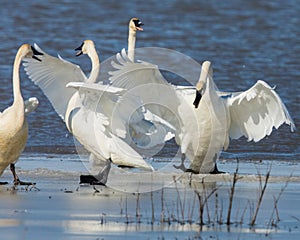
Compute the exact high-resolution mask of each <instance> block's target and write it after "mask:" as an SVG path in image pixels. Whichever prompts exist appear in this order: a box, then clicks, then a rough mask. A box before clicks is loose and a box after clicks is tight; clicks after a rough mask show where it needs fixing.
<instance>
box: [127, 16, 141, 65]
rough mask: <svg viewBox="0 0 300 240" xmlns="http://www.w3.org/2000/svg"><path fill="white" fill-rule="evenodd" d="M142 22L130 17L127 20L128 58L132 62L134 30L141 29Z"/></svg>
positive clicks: (134, 39)
mask: <svg viewBox="0 0 300 240" xmlns="http://www.w3.org/2000/svg"><path fill="white" fill-rule="evenodd" d="M143 25H144V24H143V23H142V22H141V21H140V20H139V19H138V18H131V19H130V21H129V33H128V49H127V50H128V58H129V59H130V60H131V61H132V62H134V50H135V41H136V32H137V31H143V28H142V27H141V26H143Z"/></svg>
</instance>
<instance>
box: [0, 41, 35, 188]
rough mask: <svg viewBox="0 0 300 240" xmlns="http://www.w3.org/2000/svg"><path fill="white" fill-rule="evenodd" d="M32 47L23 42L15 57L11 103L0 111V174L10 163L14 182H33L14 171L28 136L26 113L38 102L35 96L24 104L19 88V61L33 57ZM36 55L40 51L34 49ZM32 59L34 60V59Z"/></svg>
mask: <svg viewBox="0 0 300 240" xmlns="http://www.w3.org/2000/svg"><path fill="white" fill-rule="evenodd" d="M33 51H34V50H33V49H32V48H31V46H30V45H29V44H23V45H22V46H21V47H20V48H19V50H18V52H17V54H16V57H15V61H14V65H13V96H14V101H13V104H12V105H11V106H10V107H8V108H7V109H5V110H4V111H3V112H2V113H1V112H0V175H1V174H2V173H3V171H4V169H5V168H6V167H7V166H8V165H10V169H11V171H12V173H13V176H14V184H20V185H31V184H33V183H29V182H23V181H21V180H20V179H19V177H18V176H17V174H16V172H15V163H16V161H17V160H18V158H19V156H20V154H21V153H22V152H23V150H24V148H25V145H26V142H27V137H28V124H27V121H26V114H27V113H29V112H31V111H33V110H34V109H35V108H36V107H37V104H38V101H37V99H36V98H30V99H29V100H28V102H27V103H26V104H24V101H23V97H22V94H21V89H20V76H19V68H20V64H21V61H22V60H23V59H24V58H25V57H34V58H35V59H36V60H39V59H38V58H37V57H36V56H34V55H33ZM34 53H35V54H36V55H39V54H40V53H39V52H37V51H34ZM36 60H34V61H36Z"/></svg>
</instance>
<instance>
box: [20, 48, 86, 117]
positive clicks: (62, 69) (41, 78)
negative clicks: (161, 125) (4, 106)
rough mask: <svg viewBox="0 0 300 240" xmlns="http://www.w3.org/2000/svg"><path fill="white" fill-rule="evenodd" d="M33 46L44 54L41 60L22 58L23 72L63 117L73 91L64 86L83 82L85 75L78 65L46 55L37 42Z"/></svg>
mask: <svg viewBox="0 0 300 240" xmlns="http://www.w3.org/2000/svg"><path fill="white" fill-rule="evenodd" d="M35 48H36V49H37V50H38V51H40V52H42V53H43V54H44V55H41V56H39V58H40V59H41V62H39V61H36V60H34V59H32V58H26V59H24V63H23V65H24V69H25V72H26V73H27V75H28V76H29V78H30V79H31V80H32V81H33V82H34V83H35V84H36V85H38V86H39V87H40V88H41V89H42V91H43V92H44V94H45V95H46V96H47V98H48V99H49V100H50V102H51V104H52V106H53V107H54V109H55V111H56V112H57V113H58V114H59V115H60V116H61V117H62V118H63V119H64V116H65V113H66V109H67V106H68V102H69V99H70V98H71V96H72V95H73V94H74V93H75V90H74V89H72V88H66V85H67V84H68V83H69V82H83V81H85V80H86V76H85V75H84V73H83V72H82V71H81V69H80V67H79V66H77V65H75V64H73V63H70V62H68V61H66V60H64V59H62V58H61V57H59V58H56V57H53V56H50V55H48V54H47V53H46V52H44V51H43V50H42V49H41V48H40V47H39V46H37V44H35Z"/></svg>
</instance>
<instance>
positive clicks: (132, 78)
mask: <svg viewBox="0 0 300 240" xmlns="http://www.w3.org/2000/svg"><path fill="white" fill-rule="evenodd" d="M111 64H112V66H113V67H114V68H115V71H110V72H109V74H110V78H109V80H110V81H111V84H112V85H113V86H116V87H121V88H125V89H127V91H128V92H130V93H131V94H134V95H137V96H139V97H140V98H141V100H142V101H143V104H144V105H145V107H146V108H147V109H149V110H150V111H151V112H152V113H153V114H156V115H158V116H159V117H160V118H162V119H164V120H166V121H167V122H169V123H170V124H171V125H173V126H175V125H176V121H175V120H177V119H178V116H177V117H176V116H174V114H175V115H176V114H177V112H178V106H179V105H180V101H179V100H178V96H177V94H176V90H175V88H174V87H173V86H172V85H171V84H169V83H168V82H167V81H166V80H165V78H164V77H163V76H162V74H161V73H160V71H159V69H158V66H157V65H154V64H151V63H147V62H143V61H139V62H137V63H135V62H132V61H131V60H129V59H128V57H127V55H126V52H125V50H124V49H123V50H122V51H121V53H118V54H117V55H116V60H115V61H112V62H111ZM177 126H178V125H177Z"/></svg>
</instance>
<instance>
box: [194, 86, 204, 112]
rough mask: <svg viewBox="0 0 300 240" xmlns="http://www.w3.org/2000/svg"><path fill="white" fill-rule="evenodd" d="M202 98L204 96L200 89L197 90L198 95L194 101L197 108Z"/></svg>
mask: <svg viewBox="0 0 300 240" xmlns="http://www.w3.org/2000/svg"><path fill="white" fill-rule="evenodd" d="M201 98H202V94H201V92H200V91H199V90H196V97H195V100H194V102H193V104H194V106H195V108H198V106H199V103H200V100H201Z"/></svg>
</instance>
